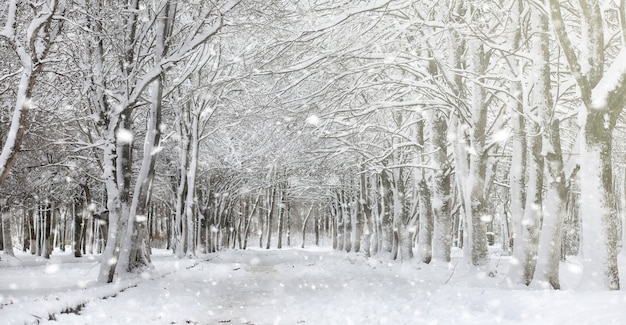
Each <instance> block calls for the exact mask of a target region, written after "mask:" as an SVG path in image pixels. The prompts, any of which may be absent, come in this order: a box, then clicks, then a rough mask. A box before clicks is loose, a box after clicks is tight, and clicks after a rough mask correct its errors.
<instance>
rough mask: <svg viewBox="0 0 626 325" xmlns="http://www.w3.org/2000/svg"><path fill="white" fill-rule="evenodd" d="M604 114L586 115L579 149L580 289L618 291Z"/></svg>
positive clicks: (616, 226) (608, 133) (616, 229)
mask: <svg viewBox="0 0 626 325" xmlns="http://www.w3.org/2000/svg"><path fill="white" fill-rule="evenodd" d="M607 114H608V113H607V112H603V111H589V112H588V114H587V119H586V125H585V128H584V134H583V137H584V138H583V141H582V148H581V157H582V159H581V161H580V189H581V202H580V210H581V211H580V212H581V218H582V225H583V226H582V229H583V231H582V243H583V244H582V257H583V278H582V280H581V286H582V288H583V289H600V288H608V289H611V290H619V288H620V285H619V272H618V268H617V252H618V246H617V244H618V241H619V217H618V215H617V212H616V211H615V205H614V203H615V199H614V196H613V195H614V194H613V174H612V168H611V141H612V132H611V131H612V130H611V129H610V128H606V127H605V126H606V121H607V116H606V115H607Z"/></svg>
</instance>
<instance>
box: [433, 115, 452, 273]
mask: <svg viewBox="0 0 626 325" xmlns="http://www.w3.org/2000/svg"><path fill="white" fill-rule="evenodd" d="M430 123H431V128H430V130H431V131H430V134H431V136H430V137H431V141H430V142H431V146H432V151H433V152H434V154H433V161H432V165H433V167H434V168H435V170H434V173H433V177H432V185H431V187H432V193H431V195H432V208H433V214H434V233H433V260H435V261H442V262H450V258H451V257H450V250H451V246H452V216H451V209H450V204H451V203H450V201H451V199H450V175H449V173H450V171H449V168H450V166H449V163H448V140H447V134H446V132H447V130H448V125H447V121H446V116H445V114H444V113H443V112H440V111H434V112H432V114H431V121H430Z"/></svg>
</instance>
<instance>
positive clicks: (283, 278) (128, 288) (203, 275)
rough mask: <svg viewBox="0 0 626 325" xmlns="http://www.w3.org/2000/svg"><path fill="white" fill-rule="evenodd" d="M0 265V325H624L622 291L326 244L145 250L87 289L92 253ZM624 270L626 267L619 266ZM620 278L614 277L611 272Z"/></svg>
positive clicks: (573, 273) (502, 264) (569, 267)
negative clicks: (511, 280)
mask: <svg viewBox="0 0 626 325" xmlns="http://www.w3.org/2000/svg"><path fill="white" fill-rule="evenodd" d="M18 258H19V259H20V260H21V262H20V264H21V265H17V262H16V261H7V259H8V257H7V256H6V255H4V256H2V259H3V261H2V262H0V324H24V323H27V324H30V323H44V324H603V325H605V324H623V323H624V322H626V293H624V292H622V291H617V292H577V291H575V290H573V289H568V288H573V287H575V285H576V282H577V276H579V274H580V268H579V267H578V266H577V265H576V264H574V263H564V265H563V268H562V269H563V272H562V279H563V280H562V282H563V286H564V287H565V290H561V291H548V290H535V289H529V288H525V287H524V288H516V289H513V288H510V287H508V286H505V285H503V275H504V274H505V272H506V269H508V262H509V260H508V258H498V257H494V259H493V262H494V265H496V264H497V265H498V274H497V275H496V276H495V277H488V276H486V275H485V274H482V273H480V272H478V273H477V272H471V273H467V272H465V271H462V270H461V269H460V268H459V267H456V268H455V263H454V262H453V263H451V264H450V265H425V264H420V263H418V262H417V260H412V261H410V262H404V263H401V262H400V261H389V260H387V259H386V258H384V257H380V258H371V259H365V258H364V257H362V256H359V255H356V254H346V253H341V252H335V251H332V250H331V249H323V248H316V249H307V250H301V249H283V250H269V251H267V250H258V249H253V250H246V251H241V250H231V251H224V252H219V253H216V254H211V255H205V256H201V257H199V258H198V259H196V260H192V259H183V260H176V259H175V258H173V257H172V256H171V255H170V253H169V252H167V251H156V252H155V255H154V257H153V258H154V261H153V262H154V265H155V270H154V271H153V272H151V273H145V274H142V275H141V276H137V277H136V278H134V279H130V280H125V281H122V282H120V283H116V284H109V285H97V284H95V283H94V280H95V278H96V276H97V273H98V262H97V260H96V258H94V257H90V256H88V257H84V258H81V259H76V258H73V257H71V256H70V255H64V254H63V253H60V252H55V254H54V255H53V258H52V259H51V260H44V259H42V258H39V257H34V256H31V255H22V254H20V255H18ZM622 269H623V270H624V269H626V265H622ZM622 278H623V279H624V278H625V277H622Z"/></svg>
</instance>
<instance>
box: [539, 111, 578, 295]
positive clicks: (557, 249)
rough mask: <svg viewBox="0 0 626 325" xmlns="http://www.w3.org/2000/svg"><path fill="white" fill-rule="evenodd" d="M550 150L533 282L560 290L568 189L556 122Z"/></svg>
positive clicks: (551, 134)
mask: <svg viewBox="0 0 626 325" xmlns="http://www.w3.org/2000/svg"><path fill="white" fill-rule="evenodd" d="M549 136H550V137H549V140H550V146H551V150H550V151H547V153H546V162H547V165H548V190H547V193H546V200H545V201H546V209H545V213H544V216H543V226H542V229H541V237H540V240H539V252H538V259H537V266H536V269H535V277H534V280H533V282H537V283H539V285H540V286H542V287H544V286H550V287H552V288H553V289H560V288H561V285H560V282H559V262H560V260H561V244H562V238H563V220H565V215H566V213H567V198H568V196H569V193H568V192H569V189H568V187H567V183H566V177H565V173H564V172H563V155H562V151H561V140H560V131H559V120H554V122H553V123H552V126H551V130H550V132H549Z"/></svg>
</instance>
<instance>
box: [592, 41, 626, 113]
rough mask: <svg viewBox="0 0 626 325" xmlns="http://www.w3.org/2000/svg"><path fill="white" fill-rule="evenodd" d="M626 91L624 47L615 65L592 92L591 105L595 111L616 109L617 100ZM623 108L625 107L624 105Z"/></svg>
mask: <svg viewBox="0 0 626 325" xmlns="http://www.w3.org/2000/svg"><path fill="white" fill-rule="evenodd" d="M625 89H626V47H622V50H621V51H620V52H619V54H618V55H617V57H615V60H614V61H613V64H611V66H610V67H609V69H607V71H606V72H605V73H604V75H603V76H602V79H600V81H599V82H598V84H597V85H596V86H595V87H594V88H593V90H592V92H591V104H592V106H591V107H592V108H594V109H601V110H602V109H607V108H609V107H614V106H615V104H618V103H615V101H616V99H617V98H619V97H620V96H622V93H623V92H624V90H625ZM622 106H623V105H622Z"/></svg>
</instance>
